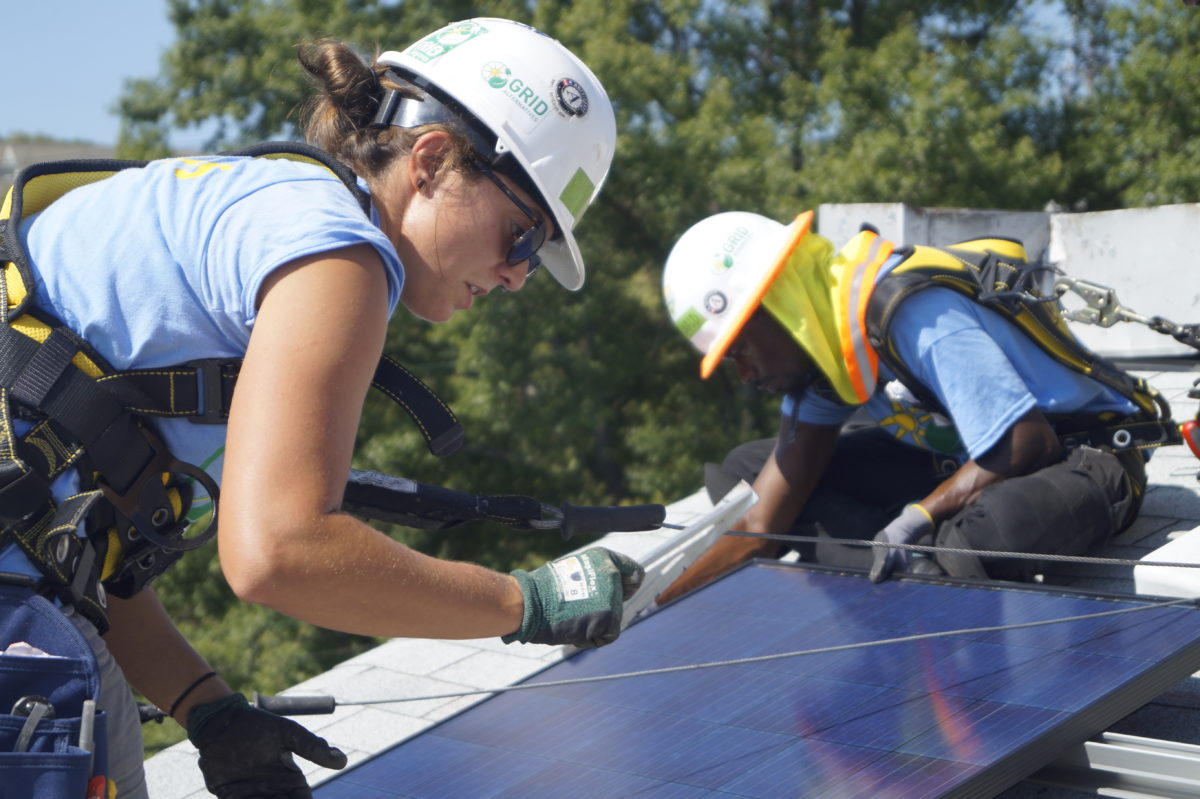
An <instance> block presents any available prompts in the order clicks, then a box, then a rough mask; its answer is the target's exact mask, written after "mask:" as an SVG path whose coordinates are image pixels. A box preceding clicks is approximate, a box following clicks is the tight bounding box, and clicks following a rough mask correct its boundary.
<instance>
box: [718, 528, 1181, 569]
mask: <svg viewBox="0 0 1200 799" xmlns="http://www.w3.org/2000/svg"><path fill="white" fill-rule="evenodd" d="M726 535H736V536H739V537H742V538H763V539H767V540H770V541H784V542H789V541H790V542H795V543H813V544H842V545H845V546H852V547H890V548H892V549H907V550H911V551H913V552H926V553H930V554H936V553H938V552H945V553H948V554H952V555H974V556H976V557H981V558H1012V559H1014V560H1047V561H1054V562H1056V563H1082V564H1092V565H1098V566H1166V567H1172V568H1181V569H1196V568H1200V563H1178V562H1171V561H1155V560H1138V559H1135V558H1097V557H1092V556H1088V555H1055V554H1049V553H1047V554H1039V553H1035V552H1004V551H1001V550H992V549H961V548H957V547H938V546H928V545H924V544H893V543H890V542H887V541H872V540H866V539H861V538H831V537H829V536H816V535H789V534H783V533H749V532H745V531H742V530H729V531H727V533H726Z"/></svg>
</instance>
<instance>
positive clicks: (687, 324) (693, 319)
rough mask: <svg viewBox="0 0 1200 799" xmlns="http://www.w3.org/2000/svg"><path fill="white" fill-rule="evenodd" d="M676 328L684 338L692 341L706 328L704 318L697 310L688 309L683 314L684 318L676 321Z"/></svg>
mask: <svg viewBox="0 0 1200 799" xmlns="http://www.w3.org/2000/svg"><path fill="white" fill-rule="evenodd" d="M675 327H677V328H679V332H681V333H683V335H684V338H687V339H690V338H691V337H692V336H694V335H696V332H697V331H698V330H699V329H700V328H702V327H704V317H703V316H702V315H701V314H700V313H699V312H698V311H697V310H696V309H695V308H688V309H687V310H686V311H684V312H683V316H681V317H679V318H678V319H676V320H675Z"/></svg>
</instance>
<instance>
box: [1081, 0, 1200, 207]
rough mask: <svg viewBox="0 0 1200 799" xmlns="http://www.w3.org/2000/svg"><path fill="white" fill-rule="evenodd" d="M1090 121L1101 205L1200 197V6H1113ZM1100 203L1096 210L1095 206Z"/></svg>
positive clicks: (1164, 1) (1160, 0)
mask: <svg viewBox="0 0 1200 799" xmlns="http://www.w3.org/2000/svg"><path fill="white" fill-rule="evenodd" d="M1103 19H1104V20H1105V24H1106V28H1107V30H1108V31H1109V33H1110V37H1111V43H1109V44H1108V48H1107V53H1106V55H1107V58H1106V59H1105V61H1104V63H1103V64H1102V65H1101V68H1100V69H1099V71H1098V75H1097V78H1096V92H1095V94H1096V100H1097V101H1096V102H1095V103H1093V104H1092V105H1091V106H1090V114H1089V116H1088V120H1087V122H1088V125H1087V127H1088V133H1089V134H1090V136H1089V141H1090V143H1091V144H1093V146H1092V147H1091V148H1090V149H1089V151H1088V155H1089V157H1090V159H1091V162H1090V164H1089V166H1090V168H1091V171H1092V172H1093V173H1094V174H1096V175H1098V176H1099V181H1098V182H1099V185H1100V190H1101V191H1102V192H1103V194H1102V197H1103V199H1104V201H1105V203H1106V207H1134V206H1144V205H1166V204H1170V203H1183V202H1196V201H1197V199H1198V198H1200V169H1198V168H1197V165H1198V164H1200V140H1197V138H1196V133H1197V131H1200V84H1198V83H1197V80H1196V75H1197V65H1200V8H1189V7H1184V6H1183V5H1181V4H1180V3H1178V2H1175V0H1147V2H1143V3H1138V4H1136V5H1134V6H1132V7H1130V6H1126V5H1123V4H1114V5H1113V6H1112V7H1111V8H1109V9H1107V11H1106V13H1105V14H1104V17H1103ZM1097 205H1099V204H1097Z"/></svg>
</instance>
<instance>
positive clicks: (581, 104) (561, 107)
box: [553, 78, 588, 118]
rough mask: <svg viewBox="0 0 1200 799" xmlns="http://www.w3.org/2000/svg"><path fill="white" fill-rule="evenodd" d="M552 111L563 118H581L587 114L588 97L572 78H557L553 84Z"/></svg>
mask: <svg viewBox="0 0 1200 799" xmlns="http://www.w3.org/2000/svg"><path fill="white" fill-rule="evenodd" d="M553 95H554V110H556V111H558V113H559V115H560V116H563V117H567V118H570V117H583V116H587V112H588V96H587V92H585V91H584V90H583V86H581V85H579V82H578V81H576V80H574V79H572V78H559V79H558V80H556V81H554V84H553Z"/></svg>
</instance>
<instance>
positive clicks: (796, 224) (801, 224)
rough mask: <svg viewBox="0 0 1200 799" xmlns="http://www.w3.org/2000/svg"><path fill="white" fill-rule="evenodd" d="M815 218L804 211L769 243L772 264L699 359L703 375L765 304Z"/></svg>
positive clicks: (714, 369) (706, 377) (727, 349)
mask: <svg viewBox="0 0 1200 799" xmlns="http://www.w3.org/2000/svg"><path fill="white" fill-rule="evenodd" d="M812 219H813V212H812V211H805V212H804V213H802V214H800V215H799V216H797V217H796V218H795V219H794V220H793V221H792V223H791V224H790V225H788V226H787V227H786V228H784V230H783V234H782V236H781V237H780V239H779V240H778V241H775V242H770V243H769V244H768V245H767V248H766V251H765V252H764V253H763V256H764V257H766V258H768V259H770V260H769V266H768V267H767V269H766V271H765V272H763V274H762V276H761V277H760V278H759V280H758V282H757V283H755V284H754V285H753V286H752V287H751V289H750V290H749V291H748V292H746V294H745V295H744V296H743V297H742V299H741V301H740V303H739V304H738V305H736V306H734V307H733V308H732V309H730V312H729V317H728V319H729V321H728V322H726V323H725V326H724V327H722V328H721V331H720V332H719V333H718V334H717V337H716V338H715V339H714V340H713V343H712V345H711V346H710V347H709V348H708V352H707V353H705V355H704V359H703V360H701V361H700V377H701V378H703V379H705V380H707V379H708V378H709V377H710V376H712V373H713V372H714V371H716V368H717V364H719V363H720V362H721V359H722V358H724V357H725V353H726V352H728V351H729V348H730V346H732V345H733V341H734V339H736V338H737V337H738V334H739V333H741V332H742V328H744V327H745V326H746V322H748V321H749V320H750V317H751V316H753V315H754V312H755V311H756V310H758V306H759V305H761V304H762V300H763V297H765V296H766V294H767V292H768V291H769V290H770V289H771V284H772V283H774V282H775V278H777V277H779V273H780V272H782V271H783V267H784V266H785V265H787V262H788V259H789V258H791V257H792V253H793V252H795V250H796V247H797V245H799V244H800V240H801V239H803V238H804V236H805V235H806V234H807V233H808V231H809V229H810V228H811V227H812Z"/></svg>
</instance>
